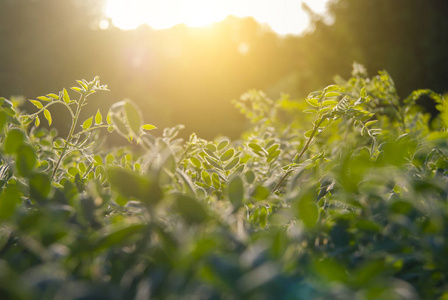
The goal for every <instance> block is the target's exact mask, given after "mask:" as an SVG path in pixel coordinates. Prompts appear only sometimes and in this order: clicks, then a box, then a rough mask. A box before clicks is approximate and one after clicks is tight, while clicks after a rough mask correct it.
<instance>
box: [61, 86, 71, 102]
mask: <svg viewBox="0 0 448 300" xmlns="http://www.w3.org/2000/svg"><path fill="white" fill-rule="evenodd" d="M62 100H64V102H65V103H70V96H69V95H68V92H67V90H66V89H65V88H64V89H63V90H62Z"/></svg>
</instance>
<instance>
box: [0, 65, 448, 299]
mask: <svg viewBox="0 0 448 300" xmlns="http://www.w3.org/2000/svg"><path fill="white" fill-rule="evenodd" d="M78 83H79V86H77V87H73V88H72V89H73V90H74V91H76V92H77V93H79V94H80V98H79V99H78V100H73V98H72V96H71V93H72V92H70V93H69V92H68V91H67V90H66V89H63V90H62V91H61V92H59V93H50V94H47V95H45V96H41V97H38V98H37V99H36V100H31V103H32V104H34V106H36V109H37V110H35V112H34V113H25V112H23V111H21V109H20V105H19V104H20V103H19V101H18V100H17V99H10V100H11V101H10V100H7V99H5V98H1V100H0V104H1V110H0V139H1V146H0V159H1V165H0V185H1V187H2V192H1V195H0V220H1V221H0V222H1V223H0V224H1V227H0V295H1V298H2V299H132V298H135V299H149V298H150V297H151V299H179V298H182V299H273V298H278V299H330V298H332V299H420V298H421V299H446V297H448V288H447V287H448V285H447V284H448V283H447V276H448V274H447V270H448V260H447V258H446V253H447V251H448V236H447V235H448V231H447V228H448V226H447V225H448V224H447V223H448V207H447V197H448V184H447V180H448V177H447V172H448V159H447V157H448V156H447V152H448V143H447V140H448V139H447V138H448V134H447V129H448V98H447V97H446V96H445V97H443V96H441V95H439V94H437V93H434V92H432V91H430V90H417V91H414V92H413V93H411V94H410V96H408V97H407V98H405V99H400V98H399V96H398V95H397V93H396V90H395V86H394V82H393V81H392V79H391V78H390V76H389V75H388V73H386V72H380V73H379V74H378V75H377V76H374V77H372V78H368V77H367V76H366V74H365V69H364V68H363V67H362V66H361V65H358V64H355V65H354V69H353V77H352V78H350V79H348V80H343V79H341V78H339V79H337V82H336V84H335V85H330V86H327V87H326V88H325V89H323V90H320V91H316V92H312V93H310V94H309V96H308V98H307V102H304V101H303V102H298V101H294V100H291V99H290V98H289V97H288V96H287V95H284V96H282V97H281V98H280V99H278V100H275V101H273V100H271V99H269V98H268V97H266V95H265V94H264V93H263V92H260V91H256V90H252V91H249V92H248V93H246V94H244V95H243V96H242V97H241V98H240V99H238V100H236V101H234V104H235V106H236V107H237V109H238V110H239V111H240V112H241V113H243V114H244V115H245V116H246V117H247V118H248V119H249V120H250V122H251V124H252V126H251V129H250V130H248V131H247V132H245V133H244V134H243V136H242V138H241V139H239V140H235V141H230V140H229V139H227V138H225V137H217V138H216V139H214V140H212V141H208V140H204V139H201V138H199V137H198V136H197V135H196V134H192V135H191V136H190V137H189V139H187V140H186V141H183V140H182V139H179V138H178V134H179V132H180V130H181V129H182V126H180V125H179V126H176V127H173V128H165V129H164V130H163V135H161V136H159V137H156V136H153V135H152V134H151V132H150V131H148V130H151V129H153V128H154V126H153V125H149V124H144V122H143V121H142V117H141V115H140V112H139V110H138V108H137V107H136V106H135V104H134V103H133V102H131V101H130V100H125V101H122V102H119V103H117V104H114V105H113V106H112V107H111V109H110V110H109V112H108V114H107V115H106V114H104V112H101V111H97V113H96V114H94V115H93V116H91V117H89V118H87V119H86V120H84V121H82V123H81V120H80V117H79V116H80V112H81V110H82V108H83V107H84V105H86V104H87V105H91V106H93V104H92V103H87V100H89V101H91V100H90V99H91V97H90V96H92V98H94V97H95V96H96V94H95V95H92V94H94V93H96V92H103V91H105V90H107V87H106V86H103V85H101V84H100V82H99V79H98V78H95V79H94V80H93V81H91V82H87V81H85V80H82V81H78ZM423 95H426V96H427V97H430V98H431V99H432V100H433V101H434V102H435V103H436V105H437V106H436V107H437V109H438V111H439V112H440V114H439V115H438V116H437V118H435V119H433V120H431V122H430V116H429V115H427V114H425V113H424V112H422V110H421V108H420V107H419V106H417V105H416V101H417V100H418V99H419V98H420V97H421V96H423ZM56 104H58V105H60V106H61V107H65V108H66V109H68V111H69V114H70V116H71V122H70V128H71V129H70V131H69V134H68V136H67V138H65V139H63V138H61V137H59V136H58V135H57V132H56V130H55V129H51V130H48V129H45V128H41V127H42V124H41V120H44V119H46V120H47V121H48V123H49V125H51V123H52V116H51V113H50V111H49V110H48V108H49V107H50V106H52V105H56ZM103 115H105V116H106V117H103ZM106 129H107V130H109V131H117V132H119V133H120V134H121V135H122V136H124V137H125V138H126V139H127V140H128V141H130V142H132V143H133V144H134V147H132V148H130V147H120V148H110V149H106V148H105V147H102V140H103V137H104V136H106V135H107V133H106V132H104V131H106Z"/></svg>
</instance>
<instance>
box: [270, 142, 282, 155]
mask: <svg viewBox="0 0 448 300" xmlns="http://www.w3.org/2000/svg"><path fill="white" fill-rule="evenodd" d="M279 147H280V144H274V145H272V146H270V147H269V148H268V150H267V151H268V154H269V155H272V153H274V152H276V151H277V149H278V148H279Z"/></svg>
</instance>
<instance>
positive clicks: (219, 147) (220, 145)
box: [218, 140, 229, 151]
mask: <svg viewBox="0 0 448 300" xmlns="http://www.w3.org/2000/svg"><path fill="white" fill-rule="evenodd" d="M228 144H229V141H227V140H223V141H221V142H220V143H219V144H218V151H221V150H222V149H224V148H225V147H227V145H228Z"/></svg>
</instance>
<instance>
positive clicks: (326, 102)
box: [322, 100, 339, 106]
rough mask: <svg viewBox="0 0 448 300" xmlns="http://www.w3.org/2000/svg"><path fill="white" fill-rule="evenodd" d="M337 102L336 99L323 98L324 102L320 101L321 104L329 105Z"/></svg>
mask: <svg viewBox="0 0 448 300" xmlns="http://www.w3.org/2000/svg"><path fill="white" fill-rule="evenodd" d="M338 103H339V102H338V101H336V100H325V101H324V102H322V106H329V105H336V104H338Z"/></svg>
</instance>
